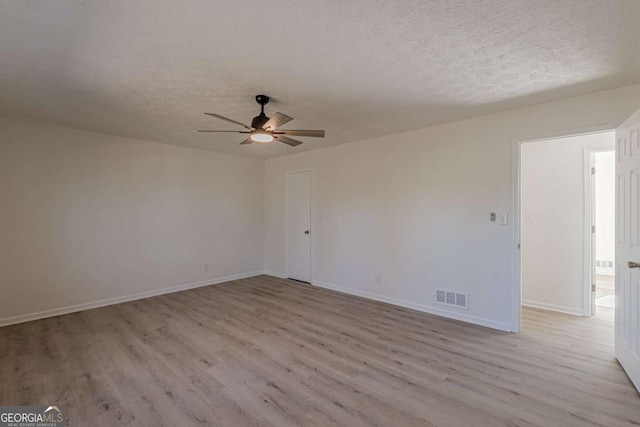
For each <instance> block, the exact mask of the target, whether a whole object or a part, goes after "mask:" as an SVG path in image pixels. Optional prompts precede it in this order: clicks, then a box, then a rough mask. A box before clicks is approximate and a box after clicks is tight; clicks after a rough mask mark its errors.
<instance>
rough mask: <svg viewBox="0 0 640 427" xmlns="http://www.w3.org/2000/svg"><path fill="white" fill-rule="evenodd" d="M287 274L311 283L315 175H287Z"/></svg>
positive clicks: (292, 277)
mask: <svg viewBox="0 0 640 427" xmlns="http://www.w3.org/2000/svg"><path fill="white" fill-rule="evenodd" d="M286 203H287V275H288V276H289V278H291V279H296V280H301V281H303V282H311V173H310V172H293V173H289V174H287V202H286Z"/></svg>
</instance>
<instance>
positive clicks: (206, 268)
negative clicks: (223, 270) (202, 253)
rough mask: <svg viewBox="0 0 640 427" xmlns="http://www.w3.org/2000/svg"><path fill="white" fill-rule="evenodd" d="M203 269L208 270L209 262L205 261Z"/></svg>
mask: <svg viewBox="0 0 640 427" xmlns="http://www.w3.org/2000/svg"><path fill="white" fill-rule="evenodd" d="M204 271H209V263H206V264H205V265H204Z"/></svg>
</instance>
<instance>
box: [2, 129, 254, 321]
mask: <svg viewBox="0 0 640 427" xmlns="http://www.w3.org/2000/svg"><path fill="white" fill-rule="evenodd" d="M263 179H264V161H263V160H258V159H250V158H242V157H236V156H229V155H223V154H217V153H212V152H207V151H202V150H194V149H190V148H184V147H177V146H171V145H164V144H158V143H155V142H148V141H140V140H133V139H126V138H120V137H115V136H109V135H104V134H98V133H92V132H85V131H79V130H73V129H67V128H61V127H54V126H47V125H43V124H36V123H33V122H28V121H22V120H14V119H7V118H0V201H1V202H0V324H1V323H10V322H14V321H19V320H24V319H28V318H29V315H30V314H33V313H37V312H42V311H47V310H54V311H53V312H49V314H51V313H54V314H55V313H57V312H59V310H58V311H56V310H55V309H60V308H62V307H68V306H74V305H77V304H86V303H95V302H96V301H100V300H104V299H113V298H116V299H117V298H120V297H123V296H126V295H131V294H138V293H142V292H147V293H155V292H158V291H159V290H162V289H165V288H168V287H173V286H177V285H183V284H190V283H194V282H205V283H210V282H212V281H215V280H216V279H219V278H225V277H228V276H235V275H243V274H248V273H254V272H259V271H262V269H263V267H264V265H263V259H264V253H263V245H264V187H263V186H262V180H263ZM206 263H209V264H210V268H209V270H208V271H204V264H206ZM44 314H47V313H44ZM44 314H43V315H44ZM16 316H17V317H16Z"/></svg>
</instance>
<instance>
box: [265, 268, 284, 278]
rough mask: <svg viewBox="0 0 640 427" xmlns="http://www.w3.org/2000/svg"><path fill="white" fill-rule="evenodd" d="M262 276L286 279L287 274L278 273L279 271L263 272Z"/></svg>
mask: <svg viewBox="0 0 640 427" xmlns="http://www.w3.org/2000/svg"><path fill="white" fill-rule="evenodd" d="M264 274H266V275H267V276H273V277H277V278H279V279H286V278H287V274H286V273H280V272H279V271H271V270H265V271H264Z"/></svg>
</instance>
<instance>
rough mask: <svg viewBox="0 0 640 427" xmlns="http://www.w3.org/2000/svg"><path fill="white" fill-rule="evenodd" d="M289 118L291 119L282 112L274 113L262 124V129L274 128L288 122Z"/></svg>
mask: <svg viewBox="0 0 640 427" xmlns="http://www.w3.org/2000/svg"><path fill="white" fill-rule="evenodd" d="M291 120H293V117H289V116H287V115H286V114H282V113H275V114H274V115H273V116H272V117H271V118H270V119H269V121H268V122H267V123H265V124H264V125H262V129H264V130H268V131H272V130H276V129H278V128H279V127H280V126H282V125H283V124H285V123H288V122H290V121H291Z"/></svg>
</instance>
